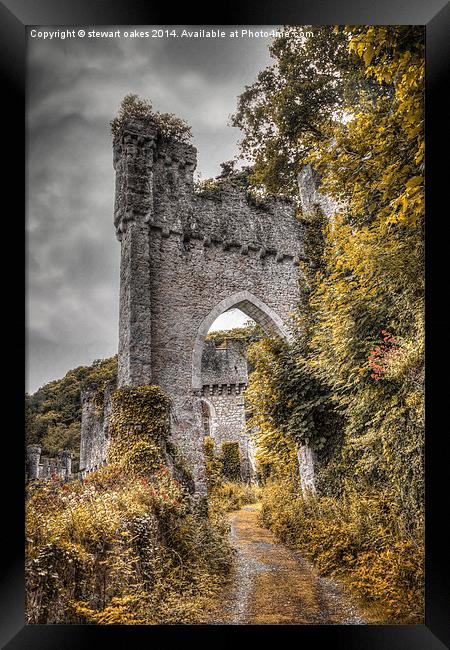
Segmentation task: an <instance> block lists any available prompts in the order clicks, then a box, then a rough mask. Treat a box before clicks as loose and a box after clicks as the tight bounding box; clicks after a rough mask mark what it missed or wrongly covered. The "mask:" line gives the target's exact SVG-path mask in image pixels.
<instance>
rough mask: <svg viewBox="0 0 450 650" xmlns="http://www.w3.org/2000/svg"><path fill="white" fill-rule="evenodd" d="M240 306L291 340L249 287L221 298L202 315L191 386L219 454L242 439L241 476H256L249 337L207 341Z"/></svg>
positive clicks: (270, 332) (267, 328)
mask: <svg viewBox="0 0 450 650" xmlns="http://www.w3.org/2000/svg"><path fill="white" fill-rule="evenodd" d="M233 309H235V310H239V311H240V312H242V313H243V314H245V315H246V316H248V318H249V319H250V322H252V323H255V324H258V325H260V327H261V328H262V329H263V330H264V331H265V332H266V334H268V335H269V336H275V337H280V338H282V339H284V340H289V338H290V336H289V333H288V331H287V330H286V328H285V327H284V325H283V322H282V320H281V318H280V317H279V316H278V315H277V314H276V313H275V311H274V310H273V309H271V308H270V307H269V306H268V305H267V304H265V303H264V302H263V301H261V300H260V299H259V298H257V297H256V296H255V295H254V294H252V293H251V292H250V291H247V290H244V291H239V292H237V293H234V294H233V295H231V296H229V297H227V298H225V299H224V300H221V301H220V302H219V303H218V304H217V305H216V306H215V307H214V308H213V309H212V310H211V311H210V312H209V313H208V314H207V315H206V316H205V317H204V318H203V320H202V322H201V324H200V326H199V328H198V332H197V336H196V339H195V342H194V348H193V351H192V390H193V393H194V395H195V396H196V397H199V398H200V401H201V409H202V424H203V431H204V433H205V432H206V431H207V432H208V435H210V436H211V438H212V439H213V442H214V450H215V453H216V454H219V453H220V452H221V449H222V445H224V444H226V443H230V442H231V443H238V444H239V450H240V458H241V477H242V479H243V480H246V481H249V480H251V479H252V474H253V471H252V470H253V468H254V466H255V462H254V454H253V445H252V441H251V439H250V436H249V432H248V430H247V427H246V418H245V389H246V387H247V383H248V367H247V351H246V346H245V342H244V341H236V340H233V339H232V338H230V339H227V338H225V340H224V341H223V342H222V343H221V344H220V345H216V344H215V343H214V342H213V341H207V340H206V337H207V335H208V333H210V331H211V328H212V326H213V324H214V323H215V321H216V320H217V319H218V317H220V316H221V315H222V314H225V313H226V312H227V311H229V310H233Z"/></svg>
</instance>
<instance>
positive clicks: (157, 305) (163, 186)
mask: <svg viewBox="0 0 450 650" xmlns="http://www.w3.org/2000/svg"><path fill="white" fill-rule="evenodd" d="M113 150H114V156H113V163H114V169H115V171H116V195H115V208H114V225H115V228H116V234H117V237H118V239H119V241H120V244H121V268H120V308H119V353H118V357H119V359H118V386H119V387H121V386H127V385H128V386H138V385H142V384H149V383H154V384H158V385H159V386H161V388H163V390H165V392H166V393H167V394H168V395H169V396H170V398H171V402H172V409H171V435H172V440H173V442H174V443H175V444H176V445H177V446H178V447H179V449H180V451H181V453H182V454H183V456H184V458H185V460H186V461H187V462H188V464H189V465H190V467H191V468H192V471H193V475H194V480H195V483H196V488H197V491H198V492H199V493H200V494H201V493H204V491H205V489H206V488H205V474H204V461H203V422H202V391H203V382H202V378H201V361H202V356H203V350H204V345H205V336H206V334H207V332H208V330H209V328H210V326H211V325H212V323H213V322H214V320H215V319H216V318H217V316H219V315H220V314H221V313H223V312H225V311H227V310H228V309H233V308H238V309H240V310H241V311H243V312H244V313H245V314H247V315H248V316H249V317H250V318H252V319H253V320H255V321H256V322H257V323H259V325H260V326H261V327H262V328H263V329H264V330H265V331H266V332H267V333H269V334H270V335H272V336H273V335H274V336H279V337H281V338H284V339H286V340H287V339H289V337H290V328H291V321H290V316H291V313H292V312H293V311H294V309H295V307H296V304H297V300H298V297H299V291H298V272H299V269H298V264H297V262H298V260H299V259H300V258H301V257H302V255H303V227H302V225H301V224H300V222H299V221H298V220H297V219H296V215H295V206H294V205H293V203H292V202H290V201H288V200H285V199H282V198H276V197H270V198H268V199H267V200H265V201H256V200H255V199H254V198H253V197H252V196H251V195H250V193H249V192H248V191H247V189H246V185H245V178H244V177H245V174H243V175H242V174H241V176H239V175H237V176H236V175H233V173H224V174H223V175H222V176H221V177H219V178H218V179H216V181H215V183H213V186H214V188H215V189H214V188H213V189H214V191H213V192H203V193H201V192H197V191H195V189H194V181H193V174H194V170H195V167H196V162H197V161H196V149H195V148H194V147H193V146H191V145H189V144H185V143H183V142H180V141H178V140H176V139H174V138H167V137H163V136H162V134H161V132H160V130H159V128H158V126H157V125H156V124H155V123H154V122H153V121H152V120H150V119H146V118H133V119H129V120H126V121H125V122H124V124H123V125H122V126H121V128H120V130H119V132H118V133H117V135H116V137H115V139H114V143H113ZM226 383H227V382H226ZM228 383H229V382H228ZM243 384H245V382H243ZM239 390H241V389H239ZM242 390H243V389H242ZM240 399H241V398H240ZM241 401H242V404H241V405H240V406H241V407H242V408H241V410H243V408H244V407H243V399H241ZM85 437H86V440H87V436H85ZM82 457H83V454H82ZM88 464H89V463H87V464H86V467H87V466H88Z"/></svg>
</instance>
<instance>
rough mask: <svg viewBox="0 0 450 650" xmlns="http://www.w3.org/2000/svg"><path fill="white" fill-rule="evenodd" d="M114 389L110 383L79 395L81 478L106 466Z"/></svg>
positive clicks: (112, 382) (113, 384)
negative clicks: (80, 406) (80, 408)
mask: <svg viewBox="0 0 450 650" xmlns="http://www.w3.org/2000/svg"><path fill="white" fill-rule="evenodd" d="M115 389H116V382H115V381H111V382H109V383H107V384H106V386H104V387H101V388H86V389H85V390H83V391H82V393H81V405H82V411H81V413H82V417H81V445H80V474H81V476H85V475H86V474H88V473H89V472H92V471H94V470H96V469H98V468H99V467H101V466H102V465H105V464H106V457H107V452H108V444H109V436H108V427H109V418H110V415H111V408H112V406H111V394H112V393H113V391H114V390H115Z"/></svg>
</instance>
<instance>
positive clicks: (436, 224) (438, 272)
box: [0, 0, 450, 650]
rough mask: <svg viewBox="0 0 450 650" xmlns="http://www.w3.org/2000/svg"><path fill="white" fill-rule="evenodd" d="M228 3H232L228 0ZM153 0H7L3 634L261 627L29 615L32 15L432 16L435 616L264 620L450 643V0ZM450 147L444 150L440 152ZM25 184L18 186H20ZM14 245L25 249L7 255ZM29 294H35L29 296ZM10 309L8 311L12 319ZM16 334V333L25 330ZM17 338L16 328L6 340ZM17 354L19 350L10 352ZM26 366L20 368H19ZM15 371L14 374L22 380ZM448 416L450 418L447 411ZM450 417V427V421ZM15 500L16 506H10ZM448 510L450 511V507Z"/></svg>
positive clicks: (246, 630) (429, 599) (429, 572)
mask: <svg viewBox="0 0 450 650" xmlns="http://www.w3.org/2000/svg"><path fill="white" fill-rule="evenodd" d="M224 4H225V3H224ZM163 5H164V3H160V5H158V6H157V5H156V4H154V3H152V4H150V3H144V2H143V1H142V0H141V1H140V0H128V1H127V2H120V1H119V0H89V1H88V0H77V1H76V2H73V1H72V2H70V1H69V0H39V1H38V0H7V1H4V2H0V65H1V70H2V86H1V88H2V91H3V92H2V95H3V101H2V104H3V106H2V108H3V109H4V113H5V114H4V118H3V123H2V126H3V128H2V144H3V148H2V159H3V160H4V162H6V166H5V167H6V169H5V172H4V176H3V178H4V180H5V183H4V188H5V189H4V190H3V193H2V194H3V198H4V199H5V201H6V198H9V199H11V207H10V208H6V207H5V204H4V205H3V235H4V239H3V242H4V251H5V254H4V255H3V256H2V258H3V260H4V261H6V258H7V264H6V266H5V268H4V271H3V276H2V277H3V279H4V282H3V301H4V305H5V307H6V310H5V312H4V314H7V326H8V339H7V343H4V346H3V347H4V357H3V358H4V364H5V366H4V374H5V373H6V374H7V377H8V380H9V381H8V387H7V388H6V389H5V390H4V394H3V402H4V404H3V406H4V409H3V414H5V413H6V411H8V412H9V414H11V415H12V416H13V417H12V418H11V424H9V425H6V424H5V419H4V418H3V425H4V426H3V433H4V437H3V446H2V450H3V463H2V469H3V471H2V477H3V478H5V479H6V482H5V485H4V488H3V492H2V496H3V499H2V500H1V503H2V506H3V513H2V515H3V516H2V520H3V524H4V525H3V527H2V528H3V534H2V542H3V551H2V554H1V555H2V559H3V561H4V563H5V564H6V567H5V570H4V572H3V574H2V576H3V577H2V584H1V595H0V617H1V641H2V647H6V648H8V650H16V649H17V650H19V649H20V650H24V649H27V648H33V649H34V650H35V649H37V648H45V649H46V650H50V649H53V648H55V649H58V650H60V649H62V648H64V649H65V650H69V649H70V648H75V647H76V648H79V647H83V648H86V647H91V646H94V645H97V644H99V643H113V644H115V643H121V644H128V645H129V647H133V645H134V644H137V643H144V644H145V643H150V644H152V643H154V642H155V640H156V638H158V640H159V638H160V639H161V640H162V641H163V642H164V643H165V644H167V645H168V644H170V643H172V642H175V639H176V638H178V639H179V640H181V641H182V642H183V643H192V642H193V641H194V640H196V639H197V638H198V637H202V636H204V637H205V638H206V637H208V639H209V640H210V641H214V637H217V639H218V640H220V641H222V642H227V641H231V640H232V637H233V636H234V635H239V640H240V641H241V642H251V641H252V636H250V635H253V634H254V632H255V630H254V627H253V626H228V627H227V626H197V627H196V626H158V627H145V626H142V627H141V626H138V627H127V626H114V627H106V626H105V627H100V626H72V625H70V626H68V625H66V626H65V625H52V626H39V625H33V626H31V625H30V626H27V625H25V613H24V601H25V585H24V543H23V541H24V480H23V479H24V469H23V467H24V436H23V433H22V431H23V429H22V424H21V422H22V418H21V416H22V414H23V399H22V391H23V383H22V382H23V374H22V368H23V365H22V364H21V359H22V358H21V356H20V353H19V352H18V351H20V350H22V349H23V340H24V333H25V329H24V320H23V319H22V316H21V314H22V313H23V312H22V311H21V307H20V306H19V307H13V305H14V303H15V302H16V301H17V300H21V297H22V295H23V294H22V292H21V290H20V289H21V287H23V286H24V283H23V282H22V280H23V279H24V275H23V269H24V268H25V264H24V263H23V262H24V261H25V260H24V252H23V237H22V233H23V223H24V222H23V221H22V214H23V213H24V212H25V207H26V205H25V204H26V201H24V202H22V196H23V197H25V199H26V185H25V179H24V174H23V170H24V155H25V152H26V148H25V144H26V143H25V129H24V108H25V80H26V56H25V54H26V29H27V27H28V26H32V25H63V26H68V25H72V26H78V25H79V26H84V25H127V24H132V25H141V24H142V25H148V24H155V25H170V24H190V25H199V24H202V25H208V24H209V25H214V24H215V25H230V24H243V25H245V24H249V25H252V24H259V25H273V24H275V25H281V24H293V25H307V24H420V25H425V26H426V43H427V52H426V57H427V63H426V70H427V84H426V86H427V90H426V147H427V157H426V164H427V168H426V182H427V185H426V210H427V213H426V224H427V226H426V228H427V233H426V250H427V253H426V255H427V299H426V304H427V307H426V309H427V314H426V317H427V320H426V322H427V326H426V350H427V384H426V393H427V395H426V405H427V424H426V431H427V433H426V456H425V459H426V615H425V624H424V625H414V626H412V625H398V626H397V625H362V626H294V627H295V630H294V629H292V626H264V630H260V631H262V632H263V634H264V638H267V641H269V639H271V640H272V639H273V641H276V642H277V643H280V642H282V641H284V637H285V635H286V634H290V635H291V639H292V640H293V642H294V644H295V645H297V644H298V645H299V647H309V646H306V644H314V646H316V645H318V644H321V643H323V644H324V647H330V648H333V649H335V648H342V649H344V648H345V650H351V649H353V648H354V649H355V650H356V649H357V650H376V649H381V648H383V649H388V650H414V649H416V648H418V649H419V648H420V649H421V650H435V649H436V650H438V649H440V648H445V647H449V646H450V597H449V593H450V591H449V580H448V577H449V576H448V547H449V543H448V533H445V531H444V529H443V528H442V527H441V522H446V521H448V514H449V513H448V505H447V503H448V499H445V495H446V492H447V485H446V480H445V479H446V474H447V472H446V467H447V464H448V460H447V459H448V458H449V453H448V452H449V443H448V438H449V436H448V433H447V431H448V425H447V427H445V424H446V418H445V415H446V406H447V403H448V401H449V399H448V398H449V396H450V393H449V391H448V389H447V385H448V381H445V380H441V378H440V373H439V370H440V368H444V369H445V367H446V366H445V363H444V355H445V351H446V338H447V337H448V333H450V326H449V325H450V324H449V317H448V316H446V312H448V309H447V310H445V309H444V307H445V306H446V304H445V303H446V302H448V300H445V297H446V295H447V294H448V288H447V284H448V282H447V278H448V271H447V268H448V261H447V258H448V254H447V255H446V248H447V242H448V241H449V239H448V238H447V237H446V236H445V222H446V221H447V222H448V217H447V215H446V214H445V206H446V202H448V198H447V197H448V191H446V190H447V185H448V181H447V182H446V179H444V174H445V173H446V171H447V168H448V163H447V162H446V155H447V150H446V149H445V145H444V135H445V132H446V120H447V119H448V117H447V114H446V112H445V109H446V103H445V99H444V98H445V96H446V92H445V91H447V92H448V84H446V80H447V78H448V76H447V75H446V72H448V67H449V61H450V56H449V52H448V41H449V40H450V39H449V34H450V29H449V27H450V7H449V5H448V3H446V2H445V1H444V0H428V2H426V3H425V2H421V1H420V0H382V1H378V2H377V3H374V2H373V1H371V0H348V1H347V2H342V1H339V2H337V1H336V0H334V1H333V0H321V1H319V0H304V1H303V2H293V1H291V2H288V1H285V2H277V3H272V5H270V6H269V5H268V3H265V4H264V3H259V4H258V5H257V4H256V3H255V4H254V5H252V4H250V3H247V4H246V5H243V4H242V3H239V5H238V3H237V2H236V3H234V2H229V3H227V5H226V6H224V7H223V8H222V7H219V11H220V10H222V13H221V15H216V16H211V14H210V13H209V12H208V10H207V9H205V8H202V9H200V6H199V7H198V8H196V7H195V6H192V5H187V4H186V5H184V6H180V7H179V8H177V9H176V10H175V5H173V6H167V7H164V6H163ZM441 155H442V158H440V156H441ZM13 188H14V189H13ZM6 252H8V253H11V252H14V255H13V256H11V255H8V256H6ZM22 304H23V303H22ZM5 320H6V319H5ZM14 338H16V340H14ZM5 340H6V339H5ZM8 355H9V358H8ZM14 370H15V373H14V372H13V371H14ZM14 375H15V379H14V381H13V380H12V379H11V378H12V377H13V376H14ZM447 419H448V418H447ZM446 428H447V431H446ZM7 505H10V506H11V509H10V510H11V512H10V514H8V515H6V507H7ZM446 515H447V516H446Z"/></svg>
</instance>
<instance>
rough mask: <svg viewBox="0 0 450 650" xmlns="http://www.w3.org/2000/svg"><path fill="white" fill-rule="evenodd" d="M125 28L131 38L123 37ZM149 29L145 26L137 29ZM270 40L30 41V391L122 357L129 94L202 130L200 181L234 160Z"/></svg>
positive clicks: (198, 135)
mask: <svg viewBox="0 0 450 650" xmlns="http://www.w3.org/2000/svg"><path fill="white" fill-rule="evenodd" d="M122 29H125V28H122ZM140 29H142V27H140ZM268 44H269V41H268V40H267V39H258V40H256V39H255V40H234V41H232V40H229V39H224V40H219V41H216V40H214V41H209V40H198V39H196V40H194V39H190V40H188V39H179V40H170V39H151V40H147V39H143V40H132V39H126V40H124V39H120V40H119V39H116V40H106V39H102V40H90V39H76V40H68V39H66V40H62V41H61V40H52V41H48V40H46V41H43V40H37V39H31V38H29V40H28V87H27V136H28V137H27V226H28V236H27V237H28V241H27V244H28V245H27V249H28V264H27V269H28V278H27V296H28V304H27V322H28V363H27V385H28V390H30V391H34V390H36V389H37V388H38V387H39V386H40V385H42V384H43V383H45V382H46V381H49V380H51V379H54V378H58V377H60V376H62V375H63V374H64V373H65V372H67V370H69V369H70V368H73V367H75V366H78V365H81V364H86V363H90V362H91V361H92V360H93V359H95V358H102V357H106V356H111V355H113V354H114V353H115V352H116V350H117V331H118V288H119V287H118V277H119V274H118V265H119V252H120V251H119V244H118V242H117V241H116V239H115V235H114V230H113V226H112V210H113V193H114V175H113V169H112V162H111V158H112V154H111V138H110V133H109V121H110V119H111V118H112V117H113V115H114V113H115V112H116V110H117V108H118V106H119V104H120V101H121V99H122V97H123V96H124V95H126V94H127V93H130V92H133V93H137V94H138V95H140V96H142V97H146V98H149V99H150V100H151V101H152V103H153V106H154V108H155V109H156V110H160V111H167V112H173V113H175V114H177V115H179V116H180V117H182V118H184V119H185V120H186V121H187V122H188V123H189V124H190V125H191V126H192V129H193V134H194V144H195V145H196V147H197V148H198V152H199V153H198V167H197V171H198V172H200V174H201V176H202V177H203V178H207V177H209V176H214V175H216V174H217V173H218V172H219V164H220V162H222V161H224V160H228V159H230V158H232V157H234V156H235V155H236V153H237V141H238V140H239V137H240V134H239V133H238V132H237V131H236V129H232V128H231V127H229V126H227V122H228V120H229V116H230V115H231V114H232V112H233V111H234V109H235V107H236V97H237V95H239V93H240V92H242V90H243V88H244V86H245V85H246V84H249V83H252V81H253V80H254V79H255V77H256V75H257V73H258V71H259V70H260V69H262V68H264V67H266V66H267V65H268V64H269V62H270V59H269V55H268V51H267V46H268Z"/></svg>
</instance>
